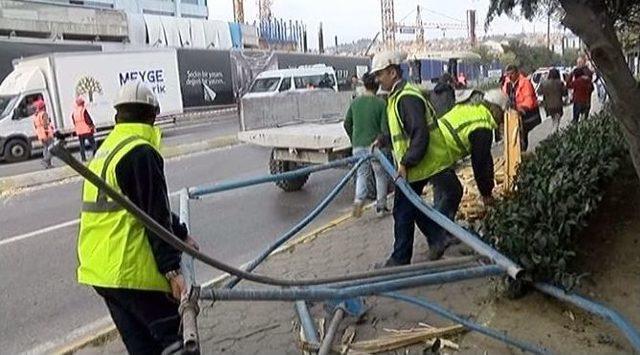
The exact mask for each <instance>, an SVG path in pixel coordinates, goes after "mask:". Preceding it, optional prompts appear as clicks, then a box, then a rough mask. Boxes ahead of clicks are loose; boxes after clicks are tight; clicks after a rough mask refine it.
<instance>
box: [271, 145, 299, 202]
mask: <svg viewBox="0 0 640 355" xmlns="http://www.w3.org/2000/svg"><path fill="white" fill-rule="evenodd" d="M273 156H274V153H273V152H272V153H271V158H270V159H269V172H270V173H271V174H272V175H275V174H280V173H286V172H287V171H292V170H296V169H300V168H302V167H303V165H302V164H299V163H296V162H292V161H285V160H278V159H274V158H273ZM308 179H309V174H307V175H303V176H301V177H298V178H295V179H289V180H278V181H276V186H278V187H279V188H281V189H282V190H284V191H286V192H291V191H298V190H300V189H301V188H302V186H304V184H305V183H306V182H307V180H308Z"/></svg>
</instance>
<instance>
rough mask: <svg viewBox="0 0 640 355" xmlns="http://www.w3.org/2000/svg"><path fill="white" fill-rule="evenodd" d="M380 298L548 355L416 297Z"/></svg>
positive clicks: (383, 295)
mask: <svg viewBox="0 0 640 355" xmlns="http://www.w3.org/2000/svg"><path fill="white" fill-rule="evenodd" d="M380 296H382V297H387V298H393V299H396V300H399V301H403V302H407V303H410V304H413V305H416V306H419V307H422V308H425V309H427V310H429V311H431V312H433V313H435V314H437V315H439V316H441V317H443V318H447V319H450V320H452V321H454V322H456V323H460V324H462V325H464V326H465V327H466V328H468V329H471V330H474V331H476V332H478V333H481V334H484V335H486V336H489V337H491V338H494V339H497V340H499V341H502V342H504V343H506V344H509V345H512V346H515V347H517V348H520V349H522V350H525V351H528V352H531V353H534V354H548V353H549V351H548V350H546V349H544V348H540V347H537V346H535V345H531V344H528V343H525V342H522V341H520V340H517V339H513V338H511V337H509V336H507V335H506V334H504V333H501V332H499V331H497V330H494V329H491V328H487V327H483V326H481V325H480V324H478V323H475V322H472V321H470V320H467V319H465V318H462V317H460V316H459V315H457V314H455V313H453V312H451V311H449V310H448V309H446V308H443V307H440V306H438V305H437V304H435V303H431V302H428V301H427V300H425V299H421V298H417V297H411V296H407V295H403V294H401V293H397V292H387V293H383V294H381V295H380Z"/></svg>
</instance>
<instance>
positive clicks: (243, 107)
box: [238, 90, 353, 191]
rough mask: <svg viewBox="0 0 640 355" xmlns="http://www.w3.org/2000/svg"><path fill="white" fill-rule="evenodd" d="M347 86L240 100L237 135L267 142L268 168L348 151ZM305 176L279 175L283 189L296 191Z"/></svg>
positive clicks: (289, 167)
mask: <svg viewBox="0 0 640 355" xmlns="http://www.w3.org/2000/svg"><path fill="white" fill-rule="evenodd" d="M352 94H353V93H352V92H335V91H332V90H309V91H302V92H291V93H289V94H287V95H283V96H274V97H244V98H242V100H241V101H240V132H239V133H238V139H239V140H240V141H243V142H246V143H250V144H255V145H259V146H263V147H268V148H272V152H271V158H270V159H269V171H270V173H271V174H278V173H283V172H287V171H291V170H295V169H298V168H300V167H303V166H305V165H309V164H322V163H327V162H330V161H332V160H335V159H339V158H344V157H346V156H348V155H350V154H351V142H350V141H349V137H348V136H347V134H346V132H345V130H344V127H343V120H344V117H345V114H346V112H347V109H348V108H349V104H350V103H351V100H352ZM307 179H308V176H303V177H300V178H297V179H294V180H286V181H278V182H276V185H277V186H278V187H280V188H281V189H283V190H284V191H297V190H300V189H301V188H302V186H303V185H304V184H305V183H306V182H307Z"/></svg>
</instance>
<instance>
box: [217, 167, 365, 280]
mask: <svg viewBox="0 0 640 355" xmlns="http://www.w3.org/2000/svg"><path fill="white" fill-rule="evenodd" d="M370 158H371V157H370V156H369V157H366V158H362V159H360V160H358V161H357V162H356V163H355V164H354V165H353V167H352V168H351V170H349V172H348V173H347V174H346V175H345V176H344V177H343V178H342V180H340V182H338V184H337V185H336V186H335V187H334V188H333V189H332V190H331V192H329V194H328V195H327V196H326V197H325V198H324V199H323V200H322V201H320V203H319V204H318V205H317V206H316V207H315V208H314V209H313V210H312V211H311V212H309V214H308V215H307V216H306V217H304V218H303V219H302V220H301V221H300V222H298V223H297V224H296V225H295V226H293V228H291V229H290V230H289V231H287V232H286V233H285V234H284V235H282V236H281V237H280V238H278V239H277V240H276V241H275V242H274V243H273V244H271V245H269V246H268V247H267V248H266V249H265V250H264V251H263V252H262V253H261V254H260V255H258V256H257V257H256V258H255V259H253V260H251V262H250V263H249V265H248V266H247V267H246V268H245V271H248V272H251V271H253V270H254V269H255V268H256V267H257V266H258V265H260V263H261V262H263V261H264V259H266V258H267V257H268V256H269V255H270V254H271V253H272V252H273V251H274V250H276V249H278V247H280V246H281V245H282V244H284V243H286V242H287V241H288V240H289V239H291V237H293V236H294V235H296V234H297V233H298V232H299V231H301V230H302V228H304V227H306V226H307V225H308V224H309V223H310V222H311V221H313V219H314V218H316V217H317V216H318V215H319V214H320V213H321V212H322V211H324V209H325V208H327V206H329V204H330V203H331V201H333V199H335V198H336V196H338V193H339V192H340V191H342V188H344V186H345V185H346V184H347V183H348V182H349V180H350V179H351V177H352V176H353V175H354V174H355V173H356V171H357V170H358V167H360V165H362V164H363V163H364V162H365V161H366V160H368V159H370ZM238 282H240V279H239V278H237V277H235V278H233V279H232V280H231V281H229V283H227V285H226V287H227V288H233V287H234V286H235V285H237V284H238Z"/></svg>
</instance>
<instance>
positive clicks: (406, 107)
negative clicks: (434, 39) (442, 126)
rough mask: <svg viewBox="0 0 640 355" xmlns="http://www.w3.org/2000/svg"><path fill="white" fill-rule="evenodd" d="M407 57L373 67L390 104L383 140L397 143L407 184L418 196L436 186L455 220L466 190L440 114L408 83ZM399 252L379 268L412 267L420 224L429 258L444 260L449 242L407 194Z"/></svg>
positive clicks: (398, 207)
mask: <svg viewBox="0 0 640 355" xmlns="http://www.w3.org/2000/svg"><path fill="white" fill-rule="evenodd" d="M402 60H403V58H402V55H401V54H400V53H398V52H381V53H378V54H376V56H374V58H373V62H372V72H373V73H375V75H376V79H377V80H378V82H379V83H380V86H381V87H382V89H383V90H385V91H387V92H389V97H388V99H387V124H388V135H385V136H386V137H384V136H383V137H381V139H379V140H378V145H379V146H386V145H387V144H388V141H389V140H390V141H391V145H392V150H393V156H394V159H395V161H396V165H397V170H398V175H397V176H396V179H398V178H404V179H406V180H407V182H408V183H409V185H410V186H411V188H412V189H413V191H415V192H416V193H417V194H418V195H421V194H422V190H423V189H424V187H425V186H426V185H427V183H431V184H433V189H434V205H435V207H436V209H438V211H440V212H441V213H442V214H444V215H445V216H447V217H449V218H451V219H452V218H453V217H454V216H455V212H456V211H457V209H458V204H459V203H460V200H461V198H462V185H461V184H460V181H459V180H458V178H457V176H456V173H455V171H453V170H452V169H451V166H452V165H453V163H454V162H455V160H453V158H452V157H451V156H450V155H449V153H448V150H447V147H446V145H445V138H444V136H443V134H442V132H441V131H440V130H439V129H438V125H437V123H436V116H435V111H434V109H433V107H432V105H431V103H430V102H429V101H428V100H427V99H426V98H425V97H424V96H423V94H422V92H421V91H420V89H419V88H418V87H416V86H414V85H413V84H411V83H407V82H406V81H405V80H403V79H402V69H401V68H400V63H401V62H402ZM393 218H394V238H395V239H394V245H393V253H392V254H391V256H390V257H389V258H388V259H387V261H386V262H385V263H384V264H379V265H377V266H378V267H386V266H396V265H405V264H409V263H410V262H411V257H412V254H413V235H414V231H415V225H417V226H418V228H419V229H420V231H421V232H422V233H423V234H424V235H425V236H426V237H427V241H428V244H429V259H430V260H436V259H439V258H441V257H442V255H443V253H444V251H445V249H446V247H447V245H448V243H449V238H450V237H449V236H448V234H447V232H446V231H445V230H444V229H442V228H441V227H440V226H439V225H438V224H436V223H435V222H433V221H432V220H431V219H429V218H428V217H427V216H425V215H424V214H422V213H421V212H420V211H419V210H418V209H417V208H416V207H415V206H414V205H413V204H412V203H411V202H410V201H409V199H408V198H407V197H406V196H405V195H404V193H402V191H399V190H396V194H395V198H394V205H393Z"/></svg>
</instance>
